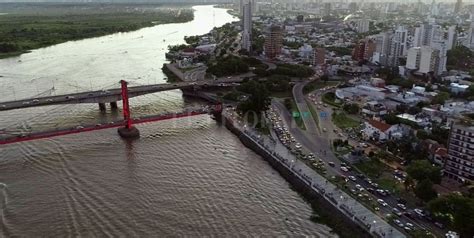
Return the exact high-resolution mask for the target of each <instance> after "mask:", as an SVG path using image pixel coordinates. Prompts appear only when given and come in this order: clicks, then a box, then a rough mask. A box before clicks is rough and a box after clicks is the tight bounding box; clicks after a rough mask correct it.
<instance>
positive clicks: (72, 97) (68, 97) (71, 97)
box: [66, 96, 75, 99]
mask: <svg viewBox="0 0 474 238" xmlns="http://www.w3.org/2000/svg"><path fill="white" fill-rule="evenodd" d="M74 98H75V97H74V96H66V99H74Z"/></svg>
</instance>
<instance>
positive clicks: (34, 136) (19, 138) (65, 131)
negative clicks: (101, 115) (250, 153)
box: [0, 109, 212, 145]
mask: <svg viewBox="0 0 474 238" xmlns="http://www.w3.org/2000/svg"><path fill="white" fill-rule="evenodd" d="M211 111H212V109H200V110H194V111H185V112H181V113H167V114H160V115H151V116H145V117H141V118H137V119H133V124H141V123H147V122H155V121H163V120H170V119H175V118H183V117H190V116H196V115H202V114H208V113H210V112H211ZM123 126H125V122H124V121H123V120H120V121H114V122H109V123H107V124H94V125H84V126H76V127H73V128H62V129H57V130H50V131H42V132H34V133H30V134H22V135H12V136H8V137H4V138H0V145H6V144H13V143H18V142H25V141H32V140H39V139H45V138H51V137H57V136H64V135H70V134H77V133H83V132H89V131H97V130H104V129H110V128H117V127H123Z"/></svg>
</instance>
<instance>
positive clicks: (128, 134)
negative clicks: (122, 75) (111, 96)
mask: <svg viewBox="0 0 474 238" xmlns="http://www.w3.org/2000/svg"><path fill="white" fill-rule="evenodd" d="M120 84H121V86H122V87H121V88H122V103H123V109H122V111H123V120H124V124H125V125H124V127H120V128H118V133H119V135H120V136H121V137H123V138H137V137H140V131H139V130H138V129H137V128H136V127H134V126H133V125H132V122H133V121H132V117H131V114H130V104H129V101H128V86H127V85H128V82H127V81H125V80H120Z"/></svg>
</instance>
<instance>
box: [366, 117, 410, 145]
mask: <svg viewBox="0 0 474 238" xmlns="http://www.w3.org/2000/svg"><path fill="white" fill-rule="evenodd" d="M364 124H365V126H364V129H363V130H362V135H363V136H364V138H365V139H367V140H375V141H382V142H383V141H386V140H395V139H401V138H402V137H403V135H405V134H406V132H407V128H405V127H404V126H403V125H399V124H398V125H390V124H387V123H385V122H381V121H377V120H372V119H370V120H367V121H366V122H365V123H364Z"/></svg>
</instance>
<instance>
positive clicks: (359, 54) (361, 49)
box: [352, 40, 365, 61]
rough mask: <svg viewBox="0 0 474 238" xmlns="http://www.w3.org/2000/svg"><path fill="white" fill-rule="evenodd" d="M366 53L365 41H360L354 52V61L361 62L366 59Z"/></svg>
mask: <svg viewBox="0 0 474 238" xmlns="http://www.w3.org/2000/svg"><path fill="white" fill-rule="evenodd" d="M364 53H365V40H360V41H359V42H358V43H357V44H356V45H355V47H354V50H352V59H353V60H357V61H361V60H363V59H364Z"/></svg>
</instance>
